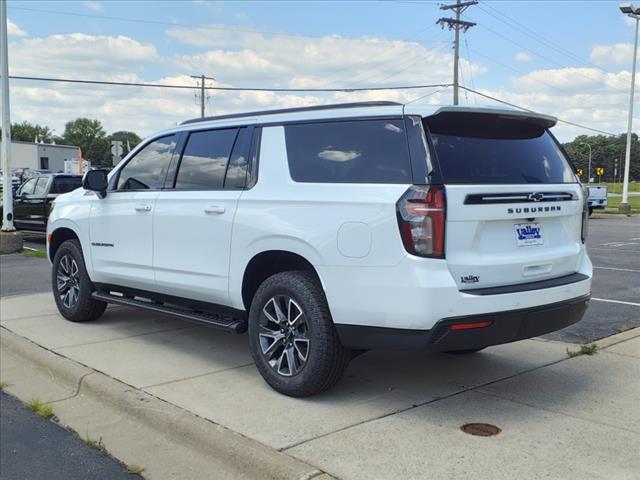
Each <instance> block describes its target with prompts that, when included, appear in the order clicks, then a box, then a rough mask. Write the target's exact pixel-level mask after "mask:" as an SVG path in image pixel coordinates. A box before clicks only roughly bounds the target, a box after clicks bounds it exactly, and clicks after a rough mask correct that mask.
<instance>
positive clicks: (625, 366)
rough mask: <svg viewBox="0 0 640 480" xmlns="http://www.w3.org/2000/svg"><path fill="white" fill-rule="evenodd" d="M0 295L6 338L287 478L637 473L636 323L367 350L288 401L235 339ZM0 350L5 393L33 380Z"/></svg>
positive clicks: (121, 311) (154, 319)
mask: <svg viewBox="0 0 640 480" xmlns="http://www.w3.org/2000/svg"><path fill="white" fill-rule="evenodd" d="M0 303H1V305H0V307H1V311H0V319H1V324H2V327H3V328H4V329H6V330H3V331H2V334H3V335H4V336H8V335H11V334H10V333H8V332H7V331H10V332H13V334H15V335H18V336H20V337H24V338H26V339H29V340H30V341H32V342H35V343H36V344H39V345H40V346H42V347H44V348H45V349H47V350H49V351H51V352H55V353H56V354H57V355H56V356H55V357H56V358H59V357H58V356H62V357H65V361H69V360H67V359H70V360H72V361H74V362H76V363H77V364H81V365H82V366H78V368H81V369H85V370H86V372H89V373H90V372H92V371H94V370H97V371H98V372H102V373H104V374H105V375H107V376H109V377H112V378H113V379H116V380H118V381H119V382H123V383H124V384H127V385H130V386H131V387H135V389H134V390H133V391H136V392H137V391H139V392H140V394H141V395H143V396H145V397H148V398H151V399H155V400H157V399H160V400H163V401H165V402H168V404H170V405H171V406H172V407H178V408H180V409H183V410H184V411H186V412H189V413H191V414H195V415H197V416H198V417H201V418H203V419H207V420H209V421H211V422H214V424H216V425H218V426H221V427H224V428H225V429H228V430H226V431H228V432H230V433H233V432H235V433H234V434H240V436H242V437H243V438H246V439H247V440H251V441H255V442H256V444H257V445H259V446H261V447H264V448H267V449H271V451H272V452H273V455H275V457H274V459H275V461H282V462H284V463H287V462H294V463H291V464H290V467H291V468H289V469H288V470H286V472H288V473H286V474H284V473H283V476H287V475H289V478H300V476H306V478H310V477H314V478H315V477H316V476H319V475H321V474H322V472H326V473H327V474H330V475H332V476H335V477H338V478H343V479H351V478H363V479H365V478H366V479H372V478H381V479H387V478H388V479H396V478H403V479H405V478H426V477H428V478H455V477H461V476H465V477H477V478H484V477H491V478H539V477H542V476H544V477H546V478H563V479H564V478H576V477H587V478H607V479H611V478H616V479H618V478H629V479H631V478H637V476H638V472H640V454H639V452H640V404H639V402H638V398H640V331H639V330H638V329H635V330H631V331H628V332H625V333H623V334H620V335H617V336H615V337H610V338H609V339H606V340H604V341H602V342H600V343H601V344H602V345H603V346H604V347H605V349H604V350H602V351H600V352H598V353H597V354H596V355H594V356H579V357H575V358H569V357H568V356H567V348H569V349H570V350H577V348H578V347H577V346H575V345H568V344H564V343H559V342H552V341H544V340H537V339H536V340H527V341H522V342H518V343H515V344H510V345H504V346H499V347H493V348H489V349H487V350H486V351H485V352H482V353H479V354H476V355H471V356H451V355H446V354H426V353H421V352H418V353H406V352H369V353H367V354H365V355H362V356H360V357H358V358H356V359H355V360H354V361H353V362H352V363H351V365H350V367H349V370H348V371H347V375H346V377H345V378H344V380H343V381H342V382H341V383H340V384H338V386H337V387H336V388H334V389H333V390H331V391H329V392H326V393H324V394H322V395H319V396H316V397H312V398H309V399H292V398H288V397H285V396H282V395H279V394H277V393H276V392H274V391H273V390H271V389H270V388H269V387H268V386H267V385H266V384H265V383H264V382H263V380H262V379H261V377H260V376H259V374H258V373H257V371H256V369H255V368H254V366H253V363H252V361H251V356H250V353H249V350H248V342H247V337H246V336H234V335H231V334H227V333H224V332H219V331H216V330H213V329H209V328H208V327H202V326H197V325H194V324H191V323H187V322H184V321H181V320H178V319H172V318H166V317H161V316H157V315H154V314H150V313H147V312H140V311H136V310H131V309H127V308H110V309H109V310H108V311H107V313H106V314H105V315H104V317H103V318H102V319H100V320H99V321H97V322H93V323H87V324H73V323H71V322H67V321H65V320H64V319H62V317H60V316H59V315H58V314H57V311H56V309H55V305H54V302H53V299H52V297H51V294H38V295H29V296H18V297H8V298H2V300H1V302H0ZM5 350H6V349H5ZM2 354H3V361H2V364H1V369H0V376H1V377H2V380H3V381H7V382H9V383H10V384H12V385H15V387H9V389H8V391H9V392H10V393H13V392H12V388H15V390H16V391H17V390H19V389H20V388H26V387H25V383H28V382H29V381H35V378H34V379H31V380H30V379H23V378H15V377H16V372H17V371H18V366H17V365H16V362H17V360H16V359H15V358H13V360H11V359H8V360H7V359H6V357H7V355H6V354H5V351H3V352H2ZM20 385H22V386H20ZM63 390H64V389H63ZM58 393H59V394H60V395H63V394H64V392H62V391H61V392H58ZM67 394H68V392H67ZM18 396H19V395H18ZM60 398H62V397H60ZM196 418H197V417H196ZM469 422H486V423H491V424H494V425H497V426H498V427H500V428H501V429H502V433H500V434H499V435H497V436H495V437H486V438H483V437H474V436H470V435H467V434H465V433H463V432H462V431H460V426H461V425H463V424H465V423H469ZM95 435H97V434H94V436H95ZM107 447H108V448H109V445H108V444H107ZM114 453H116V452H114ZM263 453H264V454H265V455H266V454H267V452H266V451H265V452H263ZM116 456H118V455H117V453H116ZM149 458H151V457H149ZM296 459H297V460H296ZM295 462H299V463H295ZM138 463H139V462H138ZM307 465H308V466H310V468H307V467H305V466H307ZM143 466H145V468H147V465H143ZM311 467H312V468H311ZM146 471H147V472H148V473H149V477H150V478H162V477H163V475H162V474H161V473H160V472H157V471H153V469H149V468H147V470H146ZM165 477H166V478H181V477H180V476H165ZM183 478H189V477H183Z"/></svg>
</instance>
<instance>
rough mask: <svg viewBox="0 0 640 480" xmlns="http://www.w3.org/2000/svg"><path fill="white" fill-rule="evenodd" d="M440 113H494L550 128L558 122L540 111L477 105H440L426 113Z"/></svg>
mask: <svg viewBox="0 0 640 480" xmlns="http://www.w3.org/2000/svg"><path fill="white" fill-rule="evenodd" d="M441 113H462V114H469V115H473V114H478V115H496V116H498V117H504V118H512V119H514V120H522V121H526V122H530V123H533V124H535V125H539V126H541V127H544V128H551V127H553V126H554V125H555V124H556V123H558V119H557V118H556V117H552V116H551V115H544V114H542V113H536V112H529V111H521V110H507V109H503V108H482V107H480V108H478V107H454V106H449V107H441V108H439V109H438V110H436V111H435V112H434V113H433V114H431V115H428V116H427V117H426V118H429V117H436V116H438V115H440V114H441Z"/></svg>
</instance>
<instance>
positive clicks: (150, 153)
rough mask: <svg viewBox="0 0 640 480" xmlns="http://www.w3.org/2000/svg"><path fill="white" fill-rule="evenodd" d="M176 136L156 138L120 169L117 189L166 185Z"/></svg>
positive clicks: (136, 188)
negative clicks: (165, 181)
mask: <svg viewBox="0 0 640 480" xmlns="http://www.w3.org/2000/svg"><path fill="white" fill-rule="evenodd" d="M175 146H176V136H175V135H169V136H167V137H162V138H159V139H157V140H154V141H153V142H151V143H150V144H148V145H147V146H145V147H144V148H143V149H142V150H140V151H139V152H138V153H137V154H136V155H135V157H133V158H132V159H131V160H129V161H128V162H127V164H126V165H125V166H124V167H123V168H122V170H120V174H119V176H118V186H117V188H116V189H117V190H147V189H150V190H156V189H160V188H162V187H163V185H164V180H165V177H166V175H167V170H168V169H169V163H170V162H171V155H172V154H173V151H174V149H175Z"/></svg>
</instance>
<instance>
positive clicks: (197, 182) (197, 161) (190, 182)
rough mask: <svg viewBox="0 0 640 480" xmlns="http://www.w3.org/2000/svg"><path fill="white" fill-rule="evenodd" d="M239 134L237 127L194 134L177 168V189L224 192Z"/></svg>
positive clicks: (188, 141) (190, 136)
mask: <svg viewBox="0 0 640 480" xmlns="http://www.w3.org/2000/svg"><path fill="white" fill-rule="evenodd" d="M237 133H238V129H235V128H232V129H226V130H207V131H203V132H193V133H191V134H190V135H189V139H188V140H187V145H186V146H185V148H184V152H183V154H182V160H181V161H180V166H179V167H178V177H177V178H176V186H175V188H176V189H182V190H217V189H221V188H222V187H223V185H224V176H225V172H226V170H227V163H228V161H229V155H231V149H232V148H233V143H234V142H235V139H236V135H237Z"/></svg>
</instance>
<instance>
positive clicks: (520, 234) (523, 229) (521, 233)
mask: <svg viewBox="0 0 640 480" xmlns="http://www.w3.org/2000/svg"><path fill="white" fill-rule="evenodd" d="M513 227H514V228H515V230H516V245H518V246H519V247H525V246H529V245H542V244H544V241H543V240H542V228H541V227H540V224H539V223H516V224H515V225H514V226H513Z"/></svg>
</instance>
